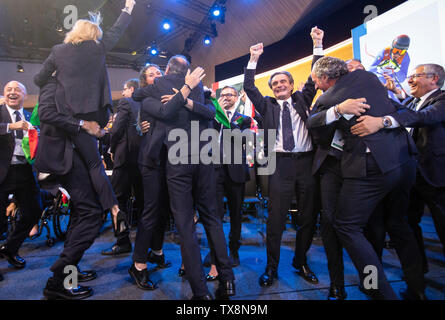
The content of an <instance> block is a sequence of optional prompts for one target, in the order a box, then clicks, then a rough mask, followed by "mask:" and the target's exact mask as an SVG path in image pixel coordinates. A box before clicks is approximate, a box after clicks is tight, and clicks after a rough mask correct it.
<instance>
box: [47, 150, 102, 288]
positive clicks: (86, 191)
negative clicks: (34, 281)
mask: <svg viewBox="0 0 445 320" xmlns="http://www.w3.org/2000/svg"><path fill="white" fill-rule="evenodd" d="M60 183H61V185H62V187H63V188H65V189H66V190H67V191H68V193H69V195H70V197H71V203H72V205H73V208H72V210H71V211H70V225H69V228H68V232H67V235H66V239H65V243H64V248H63V251H62V253H61V254H60V257H59V259H58V260H57V261H56V262H55V263H54V264H53V265H52V266H51V268H50V269H51V271H52V272H54V278H55V279H56V281H63V279H64V277H65V275H64V273H63V269H64V268H65V266H67V265H73V266H77V264H78V263H79V261H80V260H81V259H82V256H83V254H84V252H85V251H86V250H87V249H88V248H89V247H90V246H91V245H92V244H93V242H94V240H95V238H96V237H97V236H98V235H99V231H100V228H101V226H102V212H103V211H102V207H101V205H100V203H99V199H98V195H97V194H96V192H95V191H94V188H93V184H92V181H91V178H90V175H89V171H88V168H87V166H86V164H85V163H84V161H83V160H82V158H81V156H80V155H79V153H78V151H77V149H74V152H73V167H72V168H71V170H70V172H68V173H67V174H66V175H64V176H60Z"/></svg>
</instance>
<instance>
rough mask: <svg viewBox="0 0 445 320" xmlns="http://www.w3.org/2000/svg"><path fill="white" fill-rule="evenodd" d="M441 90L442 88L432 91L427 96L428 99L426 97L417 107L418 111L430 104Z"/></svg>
mask: <svg viewBox="0 0 445 320" xmlns="http://www.w3.org/2000/svg"><path fill="white" fill-rule="evenodd" d="M442 92H443V91H442V90H440V89H439V90H437V91H436V92H434V93H432V94H431V95H430V96H429V97H428V99H426V100H425V101H424V102H423V103H422V105H421V106H420V108H419V110H418V111H420V110H422V109H425V108H426V107H428V106H429V105H430V104H431V102H432V101H433V100H434V98H436V97H437V96H438V95H439V94H441V93H442Z"/></svg>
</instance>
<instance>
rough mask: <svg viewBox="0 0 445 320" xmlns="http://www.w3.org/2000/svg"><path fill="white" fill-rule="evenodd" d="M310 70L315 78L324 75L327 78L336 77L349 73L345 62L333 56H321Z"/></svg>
mask: <svg viewBox="0 0 445 320" xmlns="http://www.w3.org/2000/svg"><path fill="white" fill-rule="evenodd" d="M312 72H313V73H314V74H315V76H316V77H317V78H322V77H324V76H326V77H327V78H328V79H338V78H340V77H341V76H344V75H345V74H348V73H349V70H348V66H347V65H346V62H344V61H343V60H341V59H338V58H334V57H323V58H320V59H318V60H317V62H315V64H314V67H313V68H312Z"/></svg>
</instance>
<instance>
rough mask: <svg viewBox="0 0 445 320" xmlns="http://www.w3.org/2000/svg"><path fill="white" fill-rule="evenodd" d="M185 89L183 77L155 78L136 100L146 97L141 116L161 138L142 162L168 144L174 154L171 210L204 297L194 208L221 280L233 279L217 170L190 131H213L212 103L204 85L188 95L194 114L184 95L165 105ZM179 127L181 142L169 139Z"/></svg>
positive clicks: (190, 272) (189, 270)
mask: <svg viewBox="0 0 445 320" xmlns="http://www.w3.org/2000/svg"><path fill="white" fill-rule="evenodd" d="M183 85H184V75H179V74H167V75H165V76H163V77H160V78H157V79H155V82H154V84H153V85H150V86H147V87H144V88H141V89H139V90H141V91H139V90H137V91H136V92H135V93H134V94H133V98H134V99H135V100H138V98H139V99H140V98H143V97H147V98H145V99H144V101H143V104H142V113H143V114H144V113H145V114H147V115H149V116H151V117H153V118H155V119H156V124H155V127H154V128H153V129H154V130H153V132H152V135H154V136H158V137H160V138H159V140H158V141H155V142H154V144H153V145H151V146H150V147H148V148H147V149H146V150H141V154H142V155H143V156H144V157H146V159H143V160H142V161H146V162H147V163H149V162H153V161H158V160H157V159H159V154H160V153H161V151H162V147H163V146H164V145H165V146H166V147H167V148H166V152H170V153H172V154H171V156H172V157H171V158H170V159H168V160H166V174H167V184H168V191H169V196H170V207H171V210H172V213H173V216H174V219H175V223H176V227H177V229H178V233H179V236H180V238H181V254H182V261H183V263H184V267H185V270H186V277H187V279H188V280H189V282H190V286H191V288H192V291H193V295H194V296H196V297H202V296H205V295H206V294H208V288H207V285H206V280H205V274H204V269H203V266H202V263H201V252H200V247H199V244H198V241H197V238H196V235H195V232H194V223H193V217H194V214H195V209H197V210H198V212H199V215H200V220H201V222H202V224H203V225H204V228H205V229H206V234H207V235H208V237H209V238H208V241H209V244H210V246H211V247H213V248H214V250H215V253H216V260H217V261H216V267H217V269H218V274H219V275H220V278H221V279H222V280H224V281H231V280H233V279H234V276H233V272H232V269H231V266H230V262H229V258H228V255H227V248H226V241H225V238H224V233H223V229H222V223H221V220H220V219H219V217H218V216H217V213H216V201H215V194H216V191H215V186H216V183H215V176H214V169H213V166H212V165H204V164H202V163H200V159H199V152H200V149H201V147H202V146H203V145H204V144H205V143H203V142H198V141H196V140H194V139H197V138H196V137H193V136H192V131H193V133H194V134H200V133H201V132H202V131H203V130H204V129H207V128H209V126H210V121H212V120H213V118H214V116H215V109H214V107H213V106H212V105H206V104H204V91H203V87H202V84H199V85H198V86H197V87H196V88H195V89H194V90H192V92H191V93H190V96H189V98H190V99H191V100H193V104H194V107H193V111H189V110H188V109H187V108H186V107H185V106H184V105H185V103H186V101H184V99H183V97H182V94H181V93H178V94H176V95H175V96H174V97H173V98H172V99H171V100H170V101H169V102H168V103H166V104H165V105H163V104H162V103H161V96H162V95H166V94H173V91H172V88H176V89H178V90H179V89H180V88H181V87H182V86H183ZM139 92H141V93H142V94H139ZM142 119H143V118H142ZM192 121H193V122H194V123H193V125H192ZM151 129H152V128H150V130H151ZM175 129H182V130H183V131H182V133H183V134H184V136H183V139H182V140H181V141H180V142H178V143H176V140H175V141H169V140H168V136H169V134H170V133H172V135H173V136H175V135H174V132H172V131H173V130H175ZM198 139H199V137H198ZM179 145H181V146H183V147H184V149H183V150H181V153H180V154H179V157H178V158H177V159H176V160H180V162H179V163H177V162H175V163H172V160H175V159H173V156H174V155H177V154H178V153H177V152H176V151H173V150H175V149H176V148H177V147H178V146H179ZM184 150H188V153H187V154H185V153H184Z"/></svg>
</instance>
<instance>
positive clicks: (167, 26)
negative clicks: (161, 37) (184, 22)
mask: <svg viewBox="0 0 445 320" xmlns="http://www.w3.org/2000/svg"><path fill="white" fill-rule="evenodd" d="M171 27H172V24H171V23H170V21H163V22H162V29H164V30H166V31H168V30H170V29H171Z"/></svg>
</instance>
